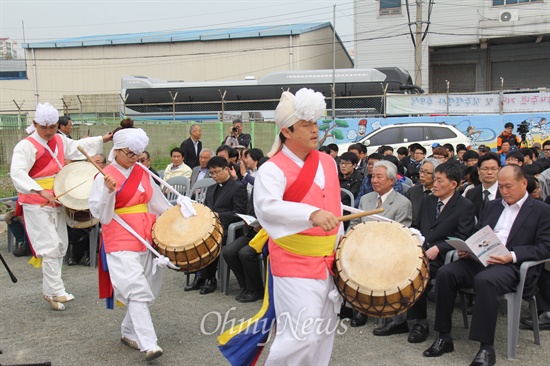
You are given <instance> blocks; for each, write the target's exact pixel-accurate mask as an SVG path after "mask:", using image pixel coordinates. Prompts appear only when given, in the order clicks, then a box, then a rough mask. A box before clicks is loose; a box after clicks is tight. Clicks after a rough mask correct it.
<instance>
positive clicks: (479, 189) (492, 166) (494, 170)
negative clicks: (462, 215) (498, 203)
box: [465, 152, 500, 222]
mask: <svg viewBox="0 0 550 366" xmlns="http://www.w3.org/2000/svg"><path fill="white" fill-rule="evenodd" d="M477 165H478V168H477V172H478V174H479V180H480V182H481V184H480V185H478V186H476V187H474V188H472V189H470V190H468V192H466V194H465V197H466V198H467V199H469V200H470V201H472V203H473V204H474V209H475V215H476V218H477V222H479V221H480V220H481V218H482V215H483V211H484V210H485V207H487V204H488V203H489V202H490V201H492V200H494V199H496V198H500V191H499V190H498V180H497V176H498V172H499V170H500V159H499V157H498V155H497V154H496V153H493V152H491V153H488V154H485V155H483V156H482V157H481V158H479V160H478V162H477Z"/></svg>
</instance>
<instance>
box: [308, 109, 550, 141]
mask: <svg viewBox="0 0 550 366" xmlns="http://www.w3.org/2000/svg"><path fill="white" fill-rule="evenodd" d="M548 118H550V112H548V113H515V114H502V115H500V114H484V115H475V116H423V117H387V118H368V119H367V118H346V119H338V120H336V121H335V122H334V123H332V120H330V119H329V120H327V119H325V120H322V121H319V130H320V136H321V139H320V145H328V144H330V143H336V144H341V143H353V142H360V141H362V140H363V139H365V138H366V136H367V135H368V134H369V133H371V132H372V131H375V130H377V129H379V128H380V127H382V126H387V125H393V124H396V123H401V124H406V123H420V122H421V123H446V124H449V125H454V126H455V127H456V128H458V129H459V130H460V131H461V132H462V133H463V134H464V135H465V136H467V137H468V138H469V139H470V141H471V147H472V148H477V147H478V146H479V145H487V146H489V147H491V148H493V149H495V148H496V139H497V136H499V135H500V134H501V133H502V131H503V130H504V124H505V123H507V122H512V123H513V124H514V126H516V128H514V134H516V135H518V136H520V137H521V134H519V133H518V132H517V128H518V127H519V125H520V124H521V123H523V124H524V125H525V126H527V131H528V132H527V133H526V134H525V140H526V141H527V144H528V146H531V145H532V144H534V143H535V142H540V143H542V142H544V141H545V140H547V139H548V138H549V137H550V126H548ZM403 145H406V144H405V143H404V144H403Z"/></svg>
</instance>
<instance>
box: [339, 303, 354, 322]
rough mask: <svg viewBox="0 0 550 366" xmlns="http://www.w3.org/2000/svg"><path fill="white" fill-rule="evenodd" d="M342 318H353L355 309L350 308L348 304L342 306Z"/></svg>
mask: <svg viewBox="0 0 550 366" xmlns="http://www.w3.org/2000/svg"><path fill="white" fill-rule="evenodd" d="M339 316H340V319H352V318H353V309H352V308H348V307H347V306H345V305H343V304H342V306H341V307H340V314H339Z"/></svg>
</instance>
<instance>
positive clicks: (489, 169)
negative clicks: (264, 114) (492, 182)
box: [479, 167, 499, 173]
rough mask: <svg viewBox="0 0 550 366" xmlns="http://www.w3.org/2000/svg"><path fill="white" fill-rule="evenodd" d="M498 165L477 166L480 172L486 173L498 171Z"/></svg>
mask: <svg viewBox="0 0 550 366" xmlns="http://www.w3.org/2000/svg"><path fill="white" fill-rule="evenodd" d="M498 169H499V168H498V167H492V168H488V167H483V168H479V170H481V171H482V172H484V173H487V172H498Z"/></svg>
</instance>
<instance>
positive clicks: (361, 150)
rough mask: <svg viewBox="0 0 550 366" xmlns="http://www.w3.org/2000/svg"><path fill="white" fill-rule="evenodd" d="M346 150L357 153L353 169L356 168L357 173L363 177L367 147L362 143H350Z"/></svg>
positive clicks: (365, 172) (365, 168)
mask: <svg viewBox="0 0 550 366" xmlns="http://www.w3.org/2000/svg"><path fill="white" fill-rule="evenodd" d="M348 152H352V153H354V154H355V155H357V159H358V161H357V165H356V166H355V170H358V171H359V173H361V174H362V175H363V177H365V176H366V175H367V159H366V158H367V147H366V146H365V145H363V144H359V143H357V144H351V145H350V146H349V147H348Z"/></svg>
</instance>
